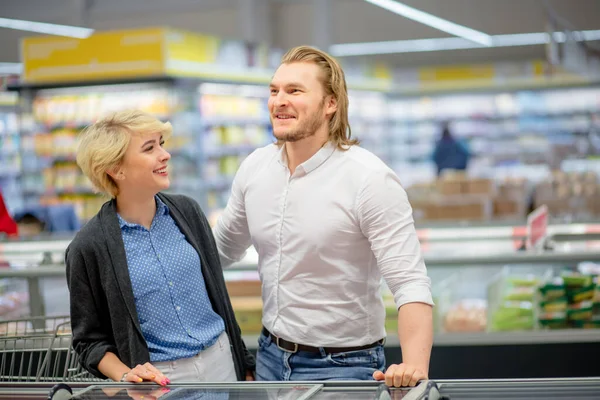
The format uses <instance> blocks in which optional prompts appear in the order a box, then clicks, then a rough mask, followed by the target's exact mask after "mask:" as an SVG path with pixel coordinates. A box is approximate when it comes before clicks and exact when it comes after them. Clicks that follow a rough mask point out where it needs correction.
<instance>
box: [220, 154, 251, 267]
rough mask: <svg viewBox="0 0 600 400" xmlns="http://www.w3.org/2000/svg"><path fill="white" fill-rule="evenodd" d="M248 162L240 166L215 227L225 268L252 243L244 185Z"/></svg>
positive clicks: (235, 260) (222, 263) (238, 257)
mask: <svg viewBox="0 0 600 400" xmlns="http://www.w3.org/2000/svg"><path fill="white" fill-rule="evenodd" d="M246 160H247V159H246ZM246 163H247V161H244V162H243V163H242V165H241V166H240V168H239V170H238V172H237V174H236V175H235V178H234V180H233V183H232V186H231V195H230V197H229V200H228V202H227V206H226V207H225V210H223V213H222V214H221V216H220V217H219V219H218V221H217V224H216V226H215V227H214V229H213V236H214V237H215V241H216V244H217V249H218V251H219V258H220V260H221V265H222V267H223V268H227V267H229V266H231V265H232V264H234V263H236V262H238V261H240V260H241V259H242V258H243V257H244V256H245V255H246V251H247V250H248V248H249V247H250V245H251V244H252V237H251V235H250V230H249V228H248V221H247V219H246V206H245V203H244V193H243V186H244V185H245V179H246Z"/></svg>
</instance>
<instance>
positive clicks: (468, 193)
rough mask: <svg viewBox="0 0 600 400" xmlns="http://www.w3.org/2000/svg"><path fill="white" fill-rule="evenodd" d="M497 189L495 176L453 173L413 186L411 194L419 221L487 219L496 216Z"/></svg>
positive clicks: (409, 193)
mask: <svg viewBox="0 0 600 400" xmlns="http://www.w3.org/2000/svg"><path fill="white" fill-rule="evenodd" d="M495 191H496V186H495V184H494V182H493V180H491V179H482V178H469V177H467V176H466V175H465V174H464V173H461V172H451V173H446V174H444V175H443V176H442V177H440V179H438V180H437V181H435V182H430V183H425V184H419V185H414V186H411V187H410V188H408V190H407V193H408V196H409V199H410V201H411V205H412V207H413V215H414V218H415V220H420V221H444V220H464V221H487V220H491V219H492V212H493V203H492V199H493V197H494V193H495Z"/></svg>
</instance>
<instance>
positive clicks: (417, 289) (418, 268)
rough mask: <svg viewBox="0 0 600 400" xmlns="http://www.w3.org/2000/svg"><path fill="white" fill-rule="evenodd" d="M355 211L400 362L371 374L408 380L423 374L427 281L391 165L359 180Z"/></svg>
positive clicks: (428, 324) (428, 333)
mask: <svg viewBox="0 0 600 400" xmlns="http://www.w3.org/2000/svg"><path fill="white" fill-rule="evenodd" d="M357 212H358V216H359V223H360V226H361V230H362V232H363V234H364V235H365V236H366V237H367V238H368V239H369V242H370V243H371V250H372V251H373V254H374V255H375V257H376V258H377V264H378V266H379V269H380V271H381V274H382V276H383V277H384V279H385V281H386V283H387V285H388V287H389V288H390V290H391V292H392V294H393V295H394V301H395V303H396V306H397V307H398V310H399V311H398V334H399V337H400V345H401V347H402V355H403V357H402V358H403V363H402V364H400V365H390V367H389V368H388V370H387V372H386V374H385V375H384V374H383V373H381V372H376V373H375V374H374V377H375V379H378V380H383V379H385V380H386V383H388V384H391V385H393V386H406V385H409V384H412V385H414V384H415V383H416V380H418V379H425V378H427V373H428V370H429V357H430V354H431V343H432V337H433V322H432V319H433V318H432V314H433V313H432V309H431V308H432V306H433V300H432V296H431V281H430V279H429V277H428V276H427V269H426V267H425V263H424V262H423V257H422V255H421V247H420V244H419V240H418V237H417V233H416V230H415V228H414V223H413V218H412V208H411V206H410V204H409V202H408V198H407V196H406V192H405V191H404V189H403V188H402V186H401V185H400V181H399V179H398V177H397V176H396V175H395V174H394V173H393V172H392V171H391V170H386V171H375V172H374V173H372V174H371V176H369V177H368V179H366V180H365V183H364V186H363V188H362V190H361V191H360V194H359V196H358V201H357ZM416 371H420V373H416ZM405 372H406V374H405ZM411 373H412V374H411Z"/></svg>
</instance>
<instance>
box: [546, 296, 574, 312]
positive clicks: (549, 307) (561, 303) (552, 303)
mask: <svg viewBox="0 0 600 400" xmlns="http://www.w3.org/2000/svg"><path fill="white" fill-rule="evenodd" d="M568 304H569V303H568V301H567V298H566V297H560V298H558V299H552V300H546V301H541V302H540V309H541V310H542V312H545V313H554V312H566V311H567V306H568Z"/></svg>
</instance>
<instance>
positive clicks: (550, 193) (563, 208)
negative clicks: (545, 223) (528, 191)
mask: <svg viewBox="0 0 600 400" xmlns="http://www.w3.org/2000/svg"><path fill="white" fill-rule="evenodd" d="M599 199H600V182H599V180H598V175H596V173H594V172H593V171H587V172H583V173H565V172H563V171H555V172H553V173H552V176H551V177H549V178H548V179H546V180H544V181H542V182H540V183H538V184H537V185H536V187H535V191H534V203H535V207H536V208H537V207H539V206H541V205H542V204H545V205H546V206H547V207H548V210H549V212H550V215H552V216H553V217H563V216H570V217H575V218H582V219H585V218H593V217H598V216H600V200H599Z"/></svg>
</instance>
